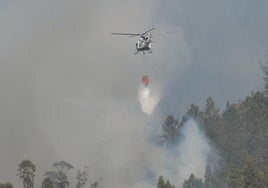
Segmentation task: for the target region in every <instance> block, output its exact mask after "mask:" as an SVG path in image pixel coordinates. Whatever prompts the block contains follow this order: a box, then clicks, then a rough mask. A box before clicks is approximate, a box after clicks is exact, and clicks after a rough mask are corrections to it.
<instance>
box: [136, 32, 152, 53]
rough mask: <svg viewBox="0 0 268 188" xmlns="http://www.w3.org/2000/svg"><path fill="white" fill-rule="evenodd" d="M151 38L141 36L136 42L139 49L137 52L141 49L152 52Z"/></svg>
mask: <svg viewBox="0 0 268 188" xmlns="http://www.w3.org/2000/svg"><path fill="white" fill-rule="evenodd" d="M151 42H152V41H151V39H150V38H148V37H146V36H143V35H142V36H141V37H140V38H139V40H138V41H137V42H136V49H137V52H136V53H138V52H139V51H143V52H145V51H148V52H149V53H151V46H152V45H151Z"/></svg>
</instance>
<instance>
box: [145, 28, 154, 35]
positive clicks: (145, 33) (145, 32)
mask: <svg viewBox="0 0 268 188" xmlns="http://www.w3.org/2000/svg"><path fill="white" fill-rule="evenodd" d="M155 29H156V27H152V29H149V30H148V31H145V32H144V33H142V34H141V35H145V34H146V33H148V32H150V31H152V30H155Z"/></svg>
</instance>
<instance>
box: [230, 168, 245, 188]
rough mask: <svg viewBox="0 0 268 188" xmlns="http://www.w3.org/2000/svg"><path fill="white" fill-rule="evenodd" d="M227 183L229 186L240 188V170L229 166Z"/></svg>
mask: <svg viewBox="0 0 268 188" xmlns="http://www.w3.org/2000/svg"><path fill="white" fill-rule="evenodd" d="M228 185H229V186H230V188H242V172H241V170H239V169H238V168H236V167H235V166H231V167H230V170H229V177H228Z"/></svg>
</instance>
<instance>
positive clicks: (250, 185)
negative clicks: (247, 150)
mask: <svg viewBox="0 0 268 188" xmlns="http://www.w3.org/2000/svg"><path fill="white" fill-rule="evenodd" d="M264 184H265V183H264V177H263V173H262V172H261V171H260V170H259V169H258V167H257V165H256V164H255V162H254V160H253V158H252V157H251V156H248V157H247V160H246V165H245V167H244V170H243V187H244V188H256V187H264Z"/></svg>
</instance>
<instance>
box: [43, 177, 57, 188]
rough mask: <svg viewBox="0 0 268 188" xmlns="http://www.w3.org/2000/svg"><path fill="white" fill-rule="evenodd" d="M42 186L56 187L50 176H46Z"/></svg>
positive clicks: (45, 187)
mask: <svg viewBox="0 0 268 188" xmlns="http://www.w3.org/2000/svg"><path fill="white" fill-rule="evenodd" d="M41 187H42V188H54V185H53V182H52V180H51V179H50V178H49V177H46V178H45V179H44V180H43V181H42V186H41Z"/></svg>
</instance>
